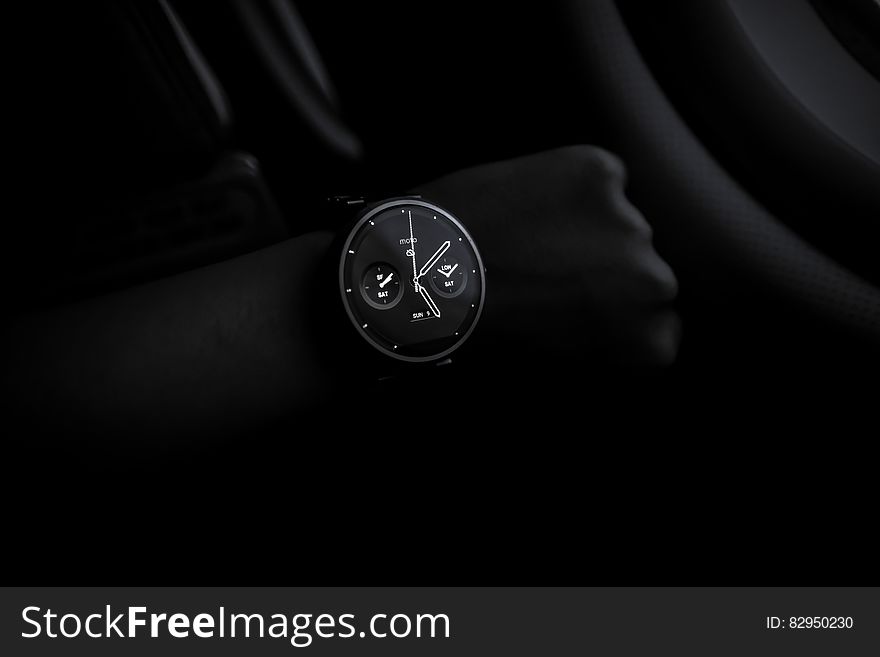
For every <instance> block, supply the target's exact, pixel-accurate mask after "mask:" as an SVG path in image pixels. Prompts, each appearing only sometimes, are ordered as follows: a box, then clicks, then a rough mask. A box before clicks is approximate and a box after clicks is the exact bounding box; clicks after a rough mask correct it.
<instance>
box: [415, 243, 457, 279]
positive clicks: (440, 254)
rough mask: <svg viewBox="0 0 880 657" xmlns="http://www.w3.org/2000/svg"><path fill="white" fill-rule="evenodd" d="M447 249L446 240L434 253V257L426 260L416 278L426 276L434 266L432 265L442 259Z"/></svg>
mask: <svg viewBox="0 0 880 657" xmlns="http://www.w3.org/2000/svg"><path fill="white" fill-rule="evenodd" d="M448 248H449V240H446V241H445V242H443V244H441V245H440V248H439V249H437V250H436V251H435V252H434V255H432V256H431V257H430V258H428V262H426V263H425V264H424V265H422V268H421V269H420V270H419V275H418V276H417V277H416V278H421V277H422V276H424V275H425V274H427V273H428V271H429V270H430V269H431V267H433V266H434V263H435V262H437V261H438V260H439V259H440V258H441V257H443V254H444V253H446V249H448Z"/></svg>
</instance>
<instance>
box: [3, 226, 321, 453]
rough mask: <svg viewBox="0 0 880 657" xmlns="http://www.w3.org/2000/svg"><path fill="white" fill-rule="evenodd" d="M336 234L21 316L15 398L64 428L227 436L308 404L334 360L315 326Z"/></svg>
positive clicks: (34, 415) (12, 383)
mask: <svg viewBox="0 0 880 657" xmlns="http://www.w3.org/2000/svg"><path fill="white" fill-rule="evenodd" d="M330 241H331V236H330V234H329V233H311V234H309V235H306V236H302V237H299V238H297V239H294V240H288V241H286V242H283V243H280V244H277V245H275V246H272V247H269V248H266V249H263V250H261V251H257V252H255V253H252V254H248V255H245V256H242V257H239V258H235V259H233V260H229V261H226V262H223V263H220V264H217V265H213V266H209V267H204V268H201V269H198V270H195V271H192V272H188V273H184V274H180V275H178V276H173V277H170V278H167V279H163V280H160V281H156V282H153V283H150V284H147V285H143V286H140V287H137V288H132V289H129V290H126V291H124V292H121V293H118V294H113V295H109V296H106V297H102V298H97V299H93V300H90V301H86V302H82V303H78V304H74V305H71V306H67V307H63V308H56V309H52V310H48V311H45V312H43V313H40V314H38V315H33V316H29V317H25V318H21V319H20V320H18V321H17V322H14V323H13V324H12V325H11V326H10V327H9V328H8V329H7V330H6V331H5V333H6V335H5V340H4V342H5V344H6V348H7V352H8V356H7V363H8V365H7V368H6V371H5V375H4V379H5V384H6V385H5V386H4V387H5V388H6V389H7V395H6V398H7V400H11V401H12V402H13V406H14V407H15V408H16V409H17V412H19V413H23V414H26V415H28V416H29V417H30V418H31V420H33V421H37V422H41V423H45V421H46V420H47V419H51V420H52V422H51V426H52V428H54V429H60V428H64V429H70V430H73V431H76V430H77V429H85V430H98V431H100V432H101V433H110V434H117V433H119V432H125V434H126V435H132V434H135V433H139V434H142V435H144V436H151V437H158V436H162V435H180V434H193V433H219V432H225V431H229V430H234V429H236V428H239V427H246V426H249V425H251V426H252V425H253V423H254V421H260V420H265V419H271V418H273V417H277V416H279V415H280V414H283V413H284V412H286V411H289V410H291V409H294V408H296V407H298V406H302V405H303V404H306V403H308V402H309V401H311V400H313V399H315V398H316V396H319V395H320V394H321V393H322V392H323V391H324V390H326V388H327V386H328V385H329V364H328V363H326V362H324V361H323V360H322V357H321V355H320V350H319V349H317V348H316V345H315V340H314V332H313V331H312V330H311V328H310V326H309V324H308V315H309V310H310V303H311V296H312V295H314V294H315V293H316V291H315V290H316V285H319V284H320V282H319V281H316V277H317V273H318V269H319V266H320V261H321V259H322V258H323V256H324V254H325V253H326V251H327V248H328V246H329V244H330Z"/></svg>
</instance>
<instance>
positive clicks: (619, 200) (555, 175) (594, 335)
mask: <svg viewBox="0 0 880 657" xmlns="http://www.w3.org/2000/svg"><path fill="white" fill-rule="evenodd" d="M625 182H626V170H625V168H624V165H623V163H622V162H621V161H620V159H618V158H617V157H616V156H614V155H612V154H611V153H609V152H607V151H604V150H602V149H599V148H595V147H591V146H571V147H567V148H560V149H556V150H552V151H547V152H544V153H539V154H536V155H531V156H527V157H521V158H517V159H514V160H508V161H505V162H498V163H494V164H488V165H483V166H478V167H475V168H472V169H467V170H464V171H459V172H457V173H454V174H451V175H448V176H446V177H444V178H441V179H439V180H437V181H434V182H432V183H429V184H428V185H425V186H423V187H422V188H420V189H419V190H418V191H419V193H422V194H424V196H425V197H426V198H428V199H431V200H433V201H436V202H437V203H439V204H440V205H442V206H444V207H447V208H449V209H450V210H451V211H452V212H453V213H455V214H457V215H458V216H460V217H461V219H462V221H464V222H465V225H466V226H467V227H468V229H469V230H470V231H471V233H472V234H473V235H474V238H475V239H476V242H477V245H478V246H479V248H480V252H481V253H482V256H483V259H484V261H485V264H486V268H487V274H486V285H487V288H486V311H485V316H484V317H483V319H482V320H481V327H480V330H479V332H480V333H481V336H482V339H483V340H485V342H486V343H487V344H495V345H498V346H499V347H502V346H503V347H505V348H511V347H512V348H514V349H515V350H516V353H520V354H522V353H525V354H526V355H530V356H532V357H535V358H542V359H544V358H567V359H569V360H571V359H580V360H589V361H595V362H598V361H602V362H605V363H609V364H633V365H667V364H670V363H671V362H672V361H673V360H674V359H675V356H676V352H677V350H678V342H679V333H680V331H679V321H678V317H677V315H676V314H675V312H674V311H673V310H672V308H671V306H670V303H671V302H672V301H673V299H674V298H675V296H676V292H677V283H676V279H675V275H674V274H673V272H672V270H671V269H670V268H669V266H668V265H667V264H666V263H665V262H664V261H663V259H662V258H661V257H660V256H659V255H658V254H657V252H656V251H655V250H654V247H653V245H652V242H651V237H652V231H651V228H650V226H649V225H648V223H647V222H646V221H645V218H644V217H643V216H642V214H641V213H640V212H639V211H638V210H637V209H636V208H635V207H634V206H633V205H632V204H631V203H630V202H629V201H628V200H627V198H626V196H625V194H624V185H625Z"/></svg>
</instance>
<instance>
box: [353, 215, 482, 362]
mask: <svg viewBox="0 0 880 657" xmlns="http://www.w3.org/2000/svg"><path fill="white" fill-rule="evenodd" d="M401 205H409V206H413V205H417V206H420V207H423V208H427V209H429V210H431V211H432V212H435V213H440V214H441V215H443V216H444V217H445V218H446V219H448V220H449V221H451V222H452V223H453V225H455V227H456V228H458V230H459V231H461V234H462V235H463V236H464V238H465V239H466V240H467V241H468V244H469V245H470V247H471V249H472V250H473V252H474V256H475V257H476V259H477V266H478V267H479V271H480V276H479V279H480V300H479V304H478V306H477V309H476V313H475V314H474V319H473V321H472V322H471V325H470V326H469V327H468V329H467V330H466V331H464V332H463V333H462V335H461V336H459V339H458V340H457V341H456V342H455V343H454V344H452V345H451V346H449V347H447V348H446V349H444V350H443V351H442V352H440V353H437V354H431V355H428V356H406V355H403V354H399V353H395V352H394V351H392V350H389V349H386V348H385V347H383V346H382V345H380V344H378V343H377V342H376V341H375V340H374V339H373V338H372V337H371V336H370V335H369V333H367V332H366V331H365V330H364V329H363V327H362V326H361V324H360V322H359V321H358V319H357V318H356V317H355V315H354V313H353V312H352V309H351V304H350V302H349V300H348V295H347V293H346V291H345V290H346V284H345V263H346V257H347V256H348V255H349V253H348V251H349V248H350V246H351V243H352V241H353V240H354V237H355V235H357V234H358V232H359V231H360V229H361V228H362V227H363V225H364V224H365V223H367V222H368V221H370V219H372V218H373V217H375V216H376V215H377V214H379V213H381V212H384V211H385V210H388V209H389V208H394V207H398V206H401ZM338 284H339V294H340V297H341V301H342V306H343V308H345V314H346V315H348V319H349V321H350V322H351V324H352V326H353V327H354V328H355V330H356V331H357V332H358V333H359V334H360V336H361V337H362V338H363V339H364V341H365V342H366V343H367V344H369V345H370V346H372V347H373V348H374V349H375V350H377V351H378V352H380V353H381V354H383V355H384V356H387V357H389V358H392V359H394V360H397V361H402V362H406V363H431V362H434V361H439V360H443V359H445V358H447V357H449V356H450V355H451V354H452V353H453V352H455V351H457V350H458V349H459V348H460V347H461V346H462V345H463V344H464V343H465V342H466V341H467V339H468V338H469V337H470V336H471V334H472V333H473V332H474V329H475V328H476V327H477V324H479V322H480V318H481V317H482V314H483V305H484V304H485V301H486V267H485V266H484V265H483V258H482V256H481V255H480V250H479V249H478V248H477V245H476V243H475V242H474V239H473V237H471V234H470V232H469V231H468V229H467V228H465V226H464V224H462V222H461V221H459V220H458V218H457V217H456V216H455V215H453V214H452V213H451V212H449V210H446V209H444V208H441V207H440V206H438V205H435V204H434V203H430V202H428V201H425V200H422V199H414V198H397V199H389V200H386V201H382V202H380V203H379V204H377V205H373V206H370V207H369V208H367V209H365V210H363V211H362V214H361V215H359V218H358V219H357V220H356V221H355V223H354V226H352V227H351V229H350V230H349V231H348V235H347V236H346V238H345V242H344V243H343V246H342V251H341V253H340V254H339V268H338ZM401 294H402V292H401Z"/></svg>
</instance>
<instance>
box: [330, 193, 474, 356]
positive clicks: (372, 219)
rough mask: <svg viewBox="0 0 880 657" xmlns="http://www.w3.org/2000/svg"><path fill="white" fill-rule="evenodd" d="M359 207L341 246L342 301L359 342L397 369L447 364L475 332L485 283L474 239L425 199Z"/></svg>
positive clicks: (356, 203) (360, 204) (349, 201)
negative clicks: (407, 366)
mask: <svg viewBox="0 0 880 657" xmlns="http://www.w3.org/2000/svg"><path fill="white" fill-rule="evenodd" d="M343 202H344V203H345V204H346V205H347V206H348V207H353V208H356V209H357V210H356V215H355V217H354V221H353V222H351V223H350V224H349V226H348V227H347V228H346V229H344V230H343V232H342V233H341V236H340V237H341V238H342V239H341V240H340V241H339V242H337V248H339V246H338V245H339V244H341V248H339V251H338V284H339V298H340V301H341V303H342V307H343V308H344V310H345V315H347V317H348V321H349V322H350V324H351V327H352V328H353V329H354V333H356V334H357V335H358V336H359V338H355V339H357V340H362V341H363V342H365V343H366V344H367V345H369V346H370V347H372V349H373V350H374V351H372V352H371V353H373V354H376V353H377V352H378V354H380V355H381V357H383V358H384V360H385V362H386V363H394V364H397V365H402V366H406V365H418V364H440V363H445V362H448V360H449V358H450V356H451V355H452V354H453V353H454V352H455V351H456V350H457V349H459V348H460V347H461V346H462V345H463V344H464V343H465V341H466V340H467V339H468V337H469V336H470V335H471V334H472V333H473V331H474V329H475V328H476V326H477V324H478V322H479V320H480V315H481V314H482V312H483V303H484V301H485V297H486V280H485V269H484V266H483V260H482V258H480V252H479V250H478V249H477V245H476V244H475V243H474V240H473V238H472V237H471V235H470V233H468V231H467V229H466V228H465V227H464V225H463V224H462V222H461V221H459V220H458V219H457V218H456V217H455V216H453V215H452V213H451V212H449V211H448V210H445V209H443V208H441V207H440V206H438V205H436V204H434V203H430V202H428V201H426V200H425V199H423V198H421V197H418V196H407V197H397V198H389V199H385V200H382V201H379V202H375V203H369V202H367V201H364V200H361V199H354V200H352V199H347V200H344V201H343Z"/></svg>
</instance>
